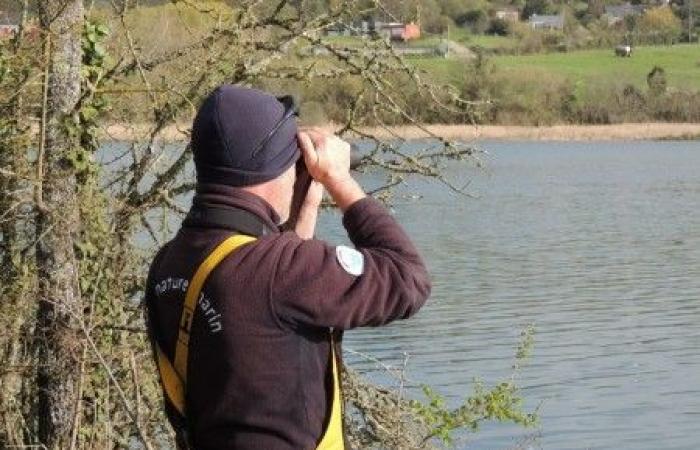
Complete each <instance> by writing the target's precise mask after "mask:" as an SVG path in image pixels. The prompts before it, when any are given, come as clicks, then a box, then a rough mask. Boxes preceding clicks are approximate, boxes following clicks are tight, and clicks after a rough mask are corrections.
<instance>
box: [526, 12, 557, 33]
mask: <svg viewBox="0 0 700 450" xmlns="http://www.w3.org/2000/svg"><path fill="white" fill-rule="evenodd" d="M528 23H529V24H530V26H531V27H532V29H533V30H563V29H564V15H563V14H559V15H556V16H545V15H542V16H540V15H539V14H533V15H531V16H530V19H529V20H528Z"/></svg>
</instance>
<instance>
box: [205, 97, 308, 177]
mask: <svg viewBox="0 0 700 450" xmlns="http://www.w3.org/2000/svg"><path fill="white" fill-rule="evenodd" d="M291 107H292V106H291V105H285V104H283V103H282V102H281V101H280V100H278V99H277V98H275V97H274V96H272V95H270V94H267V93H265V92H262V91H259V90H257V89H250V88H245V87H241V86H233V85H230V84H225V85H223V86H220V87H218V88H216V90H214V92H212V93H211V94H209V96H208V97H207V98H206V100H204V103H203V104H202V106H201V108H199V111H198V112H197V116H196V117H195V119H194V124H193V126H192V152H193V153H194V164H195V167H196V169H197V182H199V183H219V184H227V185H229V186H249V185H253V184H259V183H263V182H265V181H269V180H272V179H273V178H277V177H278V176H279V175H280V174H282V173H283V172H284V171H285V170H287V169H288V168H289V167H290V166H291V165H292V164H294V163H295V162H296V160H297V159H298V158H299V155H300V151H299V147H298V144H297V123H296V117H295V114H290V111H289V109H288V108H291ZM283 119H284V120H283Z"/></svg>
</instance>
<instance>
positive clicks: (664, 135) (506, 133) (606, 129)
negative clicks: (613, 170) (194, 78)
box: [103, 123, 700, 142]
mask: <svg viewBox="0 0 700 450" xmlns="http://www.w3.org/2000/svg"><path fill="white" fill-rule="evenodd" d="M325 128H327V129H334V128H335V127H334V126H333V125H328V126H327V127H325ZM425 128H426V129H427V130H429V131H430V132H432V133H435V134H437V135H439V136H442V137H444V138H446V139H452V140H461V141H472V140H483V139H494V140H532V141H610V140H653V139H699V140H700V123H624V124H617V125H554V126H546V127H534V126H515V125H482V126H472V125H427V126H426V127H425ZM188 131H189V127H188V126H187V125H173V126H170V127H168V128H166V129H165V130H164V132H163V134H162V138H163V139H164V140H166V141H170V142H177V141H184V140H187V139H188ZM363 131H366V132H368V133H371V134H374V135H376V136H377V137H380V138H386V139H391V138H392V137H395V136H396V135H398V136H401V137H402V138H404V139H423V138H426V137H428V135H426V133H425V132H424V131H422V130H421V129H419V128H417V127H411V126H396V127H391V128H390V129H389V130H386V129H383V128H372V127H370V128H366V129H365V130H363ZM147 133H148V128H147V127H145V126H142V125H110V126H108V127H107V128H106V129H105V130H104V135H103V138H106V139H114V140H122V141H129V140H134V139H143V137H144V136H146V135H147Z"/></svg>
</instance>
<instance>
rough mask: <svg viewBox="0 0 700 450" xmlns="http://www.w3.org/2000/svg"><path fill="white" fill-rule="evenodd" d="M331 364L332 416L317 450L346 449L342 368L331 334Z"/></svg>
mask: <svg viewBox="0 0 700 450" xmlns="http://www.w3.org/2000/svg"><path fill="white" fill-rule="evenodd" d="M330 339H331V364H332V365H333V404H332V405H331V417H330V419H329V420H328V426H327V427H326V430H325V431H324V432H323V438H321V442H319V444H318V446H317V447H316V450H344V449H345V440H344V437H343V407H342V405H341V396H340V370H339V368H338V362H337V360H336V355H335V343H334V342H333V334H331V338H330Z"/></svg>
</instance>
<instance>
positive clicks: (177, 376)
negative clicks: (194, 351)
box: [155, 234, 255, 417]
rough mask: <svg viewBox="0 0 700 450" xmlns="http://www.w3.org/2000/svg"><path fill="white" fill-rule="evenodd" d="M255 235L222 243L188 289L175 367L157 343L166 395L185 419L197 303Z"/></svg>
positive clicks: (199, 268) (236, 237)
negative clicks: (222, 265) (221, 267)
mask: <svg viewBox="0 0 700 450" xmlns="http://www.w3.org/2000/svg"><path fill="white" fill-rule="evenodd" d="M254 240H255V238H254V237H252V236H246V235H243V234H237V235H234V236H231V237H229V238H227V239H226V240H224V241H223V242H222V243H221V244H219V245H218V246H217V247H216V248H215V249H214V250H213V251H212V252H211V253H210V254H209V256H207V258H206V259H205V260H204V262H202V264H200V266H199V267H198V268H197V271H196V272H195V274H194V276H193V277H192V280H191V281H190V283H189V285H188V286H187V293H186V294H185V303H184V304H183V308H182V316H181V317H180V328H179V332H178V336H177V343H176V347H175V364H174V365H173V364H171V363H170V360H169V359H168V358H167V356H165V353H164V352H163V350H162V349H161V348H160V346H159V345H158V344H157V343H156V346H155V347H156V353H157V361H158V370H159V371H160V376H161V379H162V380H163V387H164V389H165V393H166V395H167V396H168V398H169V399H170V402H171V403H172V404H173V406H174V407H175V408H176V409H177V410H178V412H179V413H180V414H181V415H182V416H183V417H184V416H185V392H186V389H187V358H188V355H189V343H190V330H191V329H192V319H193V318H194V310H195V308H196V307H197V300H198V299H199V296H200V293H201V291H202V286H203V285H204V282H205V281H206V279H207V277H208V276H209V274H210V273H211V271H212V270H214V268H215V267H216V266H217V265H218V264H219V263H220V262H221V261H222V260H223V259H224V258H226V257H227V256H228V255H230V254H231V252H233V251H234V250H236V249H237V248H238V247H240V246H242V245H244V244H247V243H249V242H252V241H254Z"/></svg>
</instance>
